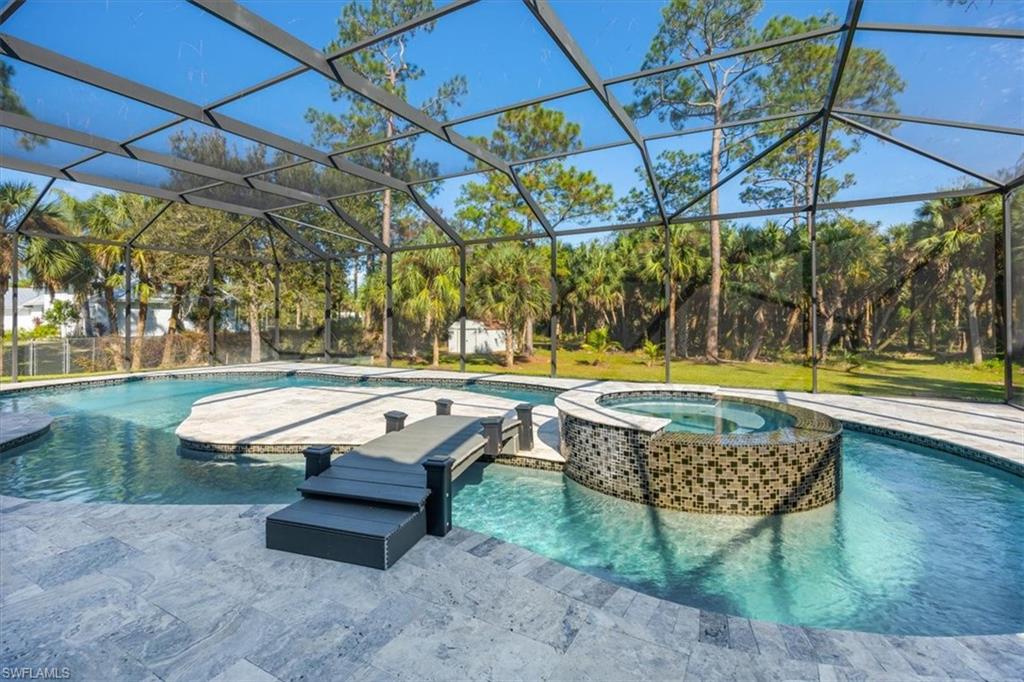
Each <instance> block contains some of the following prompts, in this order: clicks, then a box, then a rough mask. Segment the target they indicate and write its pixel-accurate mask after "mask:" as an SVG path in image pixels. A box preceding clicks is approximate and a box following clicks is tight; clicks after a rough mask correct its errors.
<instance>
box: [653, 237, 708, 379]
mask: <svg viewBox="0 0 1024 682" xmlns="http://www.w3.org/2000/svg"><path fill="white" fill-rule="evenodd" d="M643 236H644V237H646V238H644V239H642V240H641V241H639V244H638V245H637V251H638V253H639V256H640V276H641V277H642V278H644V279H645V280H648V281H651V282H656V283H659V284H660V283H663V282H664V281H665V240H664V238H663V236H662V235H661V234H660V232H657V231H650V232H648V231H646V230H645V231H644V235H643ZM704 241H705V234H704V229H703V227H702V226H701V225H698V224H694V223H684V224H682V225H671V226H669V243H670V245H671V248H670V249H669V256H670V258H669V288H668V301H667V304H668V305H667V310H666V314H667V315H668V326H669V329H671V330H672V336H673V337H674V339H675V344H673V346H674V347H673V348H670V349H668V352H669V357H670V358H671V359H675V358H676V352H677V351H676V349H677V348H678V347H679V346H680V344H681V345H682V346H683V348H687V347H688V346H689V344H688V343H687V342H686V339H685V338H682V337H681V335H680V334H679V324H678V320H677V318H676V312H677V310H676V309H677V308H678V306H679V285H680V283H682V282H685V281H687V280H694V279H699V278H702V277H704V276H706V272H707V267H708V263H707V259H706V258H705V257H704V254H703V253H702V248H701V247H702V245H703V243H704ZM683 325H684V328H685V325H686V320H685V315H684V320H683ZM686 355H687V353H686V352H684V353H683V356H684V357H685V356H686Z"/></svg>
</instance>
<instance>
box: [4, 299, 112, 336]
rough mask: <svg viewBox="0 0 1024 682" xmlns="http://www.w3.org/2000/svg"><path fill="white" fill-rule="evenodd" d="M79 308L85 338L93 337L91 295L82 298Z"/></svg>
mask: <svg viewBox="0 0 1024 682" xmlns="http://www.w3.org/2000/svg"><path fill="white" fill-rule="evenodd" d="M78 308H79V310H80V311H81V313H80V316H81V318H82V332H83V334H84V335H85V336H92V306H90V305H89V294H85V295H82V296H81V298H80V299H79V303H78ZM0 312H2V311H0ZM0 333H2V332H0Z"/></svg>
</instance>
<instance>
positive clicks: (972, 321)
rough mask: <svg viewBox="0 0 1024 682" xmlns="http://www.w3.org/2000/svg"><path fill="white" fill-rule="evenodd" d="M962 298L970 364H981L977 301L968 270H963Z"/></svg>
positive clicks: (971, 277) (971, 275) (972, 278)
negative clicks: (965, 307) (964, 306)
mask: <svg viewBox="0 0 1024 682" xmlns="http://www.w3.org/2000/svg"><path fill="white" fill-rule="evenodd" d="M964 298H965V303H966V304H967V333H968V338H967V342H968V350H969V351H970V355H971V364H972V365H980V364H981V360H982V357H981V332H980V330H979V327H978V302H977V300H976V295H975V292H974V277H973V273H971V271H970V270H967V271H965V272H964Z"/></svg>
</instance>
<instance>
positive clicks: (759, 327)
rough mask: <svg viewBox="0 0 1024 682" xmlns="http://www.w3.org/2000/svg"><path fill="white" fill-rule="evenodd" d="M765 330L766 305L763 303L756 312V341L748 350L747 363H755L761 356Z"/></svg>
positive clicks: (752, 342)
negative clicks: (759, 355)
mask: <svg viewBox="0 0 1024 682" xmlns="http://www.w3.org/2000/svg"><path fill="white" fill-rule="evenodd" d="M764 329H765V319H764V303H762V304H761V305H759V306H757V310H755V311H754V340H753V341H751V343H750V348H748V349H747V356H746V357H745V358H744V360H745V361H746V362H753V361H754V360H756V359H757V356H758V354H760V352H761V346H762V345H763V344H764Z"/></svg>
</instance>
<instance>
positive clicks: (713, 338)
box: [704, 107, 722, 362]
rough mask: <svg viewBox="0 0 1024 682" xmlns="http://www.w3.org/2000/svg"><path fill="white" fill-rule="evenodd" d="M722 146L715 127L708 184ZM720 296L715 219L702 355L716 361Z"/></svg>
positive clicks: (714, 207)
mask: <svg viewBox="0 0 1024 682" xmlns="http://www.w3.org/2000/svg"><path fill="white" fill-rule="evenodd" d="M720 119H721V113H720V110H719V109H718V108H717V107H716V109H715V124H716V125H717V124H718V123H720V122H721V121H720ZM721 148H722V129H721V128H715V129H714V131H713V132H712V135H711V171H710V174H709V180H710V181H711V182H710V186H711V187H714V186H715V184H716V183H717V182H718V174H719V172H720V164H721V160H720V159H719V154H720V150H721ZM709 209H710V213H711V215H712V216H714V215H717V214H718V190H713V191H712V192H711V195H710V197H709ZM721 297H722V228H721V224H720V223H719V221H718V220H717V219H714V220H712V221H711V286H710V289H709V292H708V326H707V338H706V339H705V340H704V341H705V348H704V355H706V356H707V359H708V360H711V361H712V362H717V361H718V316H719V307H720V305H721Z"/></svg>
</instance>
